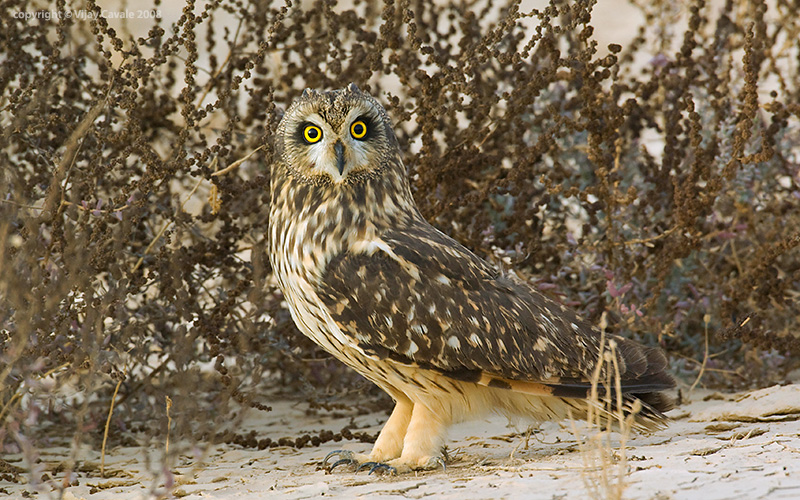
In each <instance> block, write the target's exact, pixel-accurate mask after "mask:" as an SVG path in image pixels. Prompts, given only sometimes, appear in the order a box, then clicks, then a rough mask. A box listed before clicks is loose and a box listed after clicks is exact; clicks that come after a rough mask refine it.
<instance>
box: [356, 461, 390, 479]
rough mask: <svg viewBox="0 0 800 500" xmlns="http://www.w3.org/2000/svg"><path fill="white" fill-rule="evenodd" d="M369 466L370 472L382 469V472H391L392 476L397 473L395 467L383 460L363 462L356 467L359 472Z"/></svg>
mask: <svg viewBox="0 0 800 500" xmlns="http://www.w3.org/2000/svg"><path fill="white" fill-rule="evenodd" d="M367 468H369V474H372V473H373V472H379V471H382V472H380V473H381V474H390V475H392V476H396V475H397V469H395V468H394V467H392V466H391V465H389V464H385V463H382V462H364V463H363V464H361V465H359V466H358V467H357V468H356V473H358V471H360V470H361V469H367Z"/></svg>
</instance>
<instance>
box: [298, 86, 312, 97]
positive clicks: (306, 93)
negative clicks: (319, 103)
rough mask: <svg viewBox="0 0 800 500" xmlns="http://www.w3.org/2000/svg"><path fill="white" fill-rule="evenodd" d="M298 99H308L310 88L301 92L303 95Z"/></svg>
mask: <svg viewBox="0 0 800 500" xmlns="http://www.w3.org/2000/svg"><path fill="white" fill-rule="evenodd" d="M300 97H302V98H303V99H308V98H309V97H311V89H310V88H305V89H304V90H303V93H302V94H300Z"/></svg>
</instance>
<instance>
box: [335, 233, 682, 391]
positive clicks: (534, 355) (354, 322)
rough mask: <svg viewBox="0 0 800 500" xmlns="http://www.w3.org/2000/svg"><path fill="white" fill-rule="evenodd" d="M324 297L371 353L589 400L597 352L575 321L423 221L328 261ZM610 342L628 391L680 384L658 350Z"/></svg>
mask: <svg viewBox="0 0 800 500" xmlns="http://www.w3.org/2000/svg"><path fill="white" fill-rule="evenodd" d="M319 295H320V297H321V299H322V300H323V302H324V303H325V304H326V305H327V307H328V308H329V310H330V311H331V314H332V316H333V319H334V321H335V322H336V323H337V325H338V326H339V327H340V329H341V330H342V332H344V333H345V334H346V335H348V336H350V337H351V338H352V339H353V342H354V344H356V345H357V346H358V347H359V348H360V349H361V350H363V351H364V352H365V353H367V354H372V355H377V356H380V357H384V358H386V357H388V358H391V359H393V360H394V361H396V362H399V363H405V364H409V365H414V366H419V367H420V368H427V369H433V370H437V371H439V372H441V373H443V374H445V375H448V376H450V377H452V378H455V379H460V380H468V381H474V382H483V383H484V385H494V386H497V387H505V388H513V387H512V386H513V385H514V384H517V385H519V384H520V383H528V384H533V386H539V385H540V386H542V387H543V388H544V389H545V392H547V393H550V394H553V395H556V396H563V397H585V396H586V394H587V391H588V388H589V386H590V383H589V381H590V380H591V376H592V372H593V369H594V367H595V364H596V362H597V360H598V355H599V353H600V349H601V347H600V344H601V336H600V333H599V332H598V330H597V329H596V328H594V327H592V326H591V325H590V324H589V323H587V322H585V321H584V320H582V319H581V318H580V317H578V316H577V314H576V313H574V312H573V311H571V310H569V309H568V308H566V307H564V306H562V305H560V304H557V303H555V302H553V301H552V300H549V299H548V298H546V297H545V296H543V295H542V294H540V293H539V292H538V291H536V290H534V289H533V288H532V287H530V286H529V285H528V284H526V283H522V282H520V281H518V280H515V279H512V278H510V277H507V276H504V275H501V274H499V273H498V272H497V271H495V270H494V269H493V268H492V267H491V266H490V265H489V264H487V263H486V262H485V261H483V260H482V259H480V258H479V257H477V256H475V255H474V254H473V253H471V252H470V251H469V250H467V249H466V248H464V247H463V246H461V245H460V244H458V243H457V242H456V241H454V240H453V239H451V238H449V237H448V236H446V235H444V234H443V233H441V232H439V231H437V230H436V229H435V228H433V227H432V226H430V225H428V224H427V223H423V222H417V223H416V224H414V225H412V226H411V227H409V228H404V229H403V230H393V231H387V232H385V233H383V235H382V236H381V239H380V240H378V241H375V242H368V243H366V244H365V245H363V251H361V252H352V251H351V252H346V253H342V254H340V255H338V256H337V257H335V258H334V259H332V260H331V261H330V262H329V264H328V266H327V267H326V270H325V272H324V274H323V276H322V282H321V285H320V288H319ZM614 340H615V341H616V343H617V352H618V362H619V371H620V378H621V382H622V388H623V392H625V393H631V394H635V395H636V396H637V397H640V396H639V394H648V393H657V391H660V390H664V389H668V388H670V387H672V386H673V385H674V382H673V380H672V378H671V377H670V375H669V374H668V373H667V372H666V367H667V361H666V358H665V357H664V355H663V353H661V351H659V350H657V349H652V348H648V347H645V346H642V345H640V344H638V343H635V342H633V341H629V340H626V339H623V338H620V337H614ZM503 384H506V385H505V386H504V385H503ZM641 399H644V400H646V399H647V398H641ZM655 399H656V400H657V399H660V398H655ZM654 406H658V403H657V402H656V404H655V405H654Z"/></svg>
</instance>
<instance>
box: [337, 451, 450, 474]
mask: <svg viewBox="0 0 800 500" xmlns="http://www.w3.org/2000/svg"><path fill="white" fill-rule="evenodd" d="M333 457H338V458H339V459H338V460H336V461H335V462H333V463H331V464H330V466H328V462H329V461H330V460H331V458H333ZM340 465H349V466H351V467H352V468H353V470H354V472H356V473H357V472H360V471H362V470H366V469H369V474H373V473H375V474H388V475H390V476H396V475H398V474H406V473H409V472H412V471H425V470H435V469H438V468H440V467H441V468H442V471H446V470H447V466H446V465H445V461H444V458H442V457H439V456H434V457H424V458H420V459H416V460H408V459H403V457H400V458H395V459H393V460H387V461H386V462H382V461H376V460H374V459H370V458H369V457H368V456H366V455H362V454H360V453H353V452H352V451H349V450H334V451H332V452H330V453H328V454H327V455H326V456H325V459H323V460H322V464H321V467H322V468H323V469H327V471H328V472H332V471H333V469H335V468H336V467H338V466H340Z"/></svg>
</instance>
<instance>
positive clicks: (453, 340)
mask: <svg viewBox="0 0 800 500" xmlns="http://www.w3.org/2000/svg"><path fill="white" fill-rule="evenodd" d="M447 345H449V346H450V347H452V348H453V349H456V350H460V349H461V341H460V340H458V337H456V336H455V335H452V336H451V337H450V338H448V339H447Z"/></svg>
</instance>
